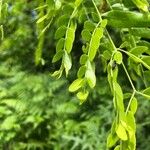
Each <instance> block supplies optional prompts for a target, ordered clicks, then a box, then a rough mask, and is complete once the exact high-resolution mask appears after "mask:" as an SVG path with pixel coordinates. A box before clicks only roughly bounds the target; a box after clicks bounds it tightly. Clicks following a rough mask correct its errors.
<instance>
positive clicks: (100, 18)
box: [92, 0, 102, 21]
mask: <svg viewBox="0 0 150 150" xmlns="http://www.w3.org/2000/svg"><path fill="white" fill-rule="evenodd" d="M92 3H93V5H94V7H95V9H96V12H97V14H98V16H99V20H100V21H102V17H101V14H100V12H99V10H98V8H97V6H96V4H95V2H94V0H92Z"/></svg>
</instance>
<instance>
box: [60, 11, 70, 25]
mask: <svg viewBox="0 0 150 150" xmlns="http://www.w3.org/2000/svg"><path fill="white" fill-rule="evenodd" d="M69 18H70V16H69V15H68V14H65V15H62V16H61V17H59V18H58V20H57V24H58V26H59V27H60V26H67V25H68V21H69Z"/></svg>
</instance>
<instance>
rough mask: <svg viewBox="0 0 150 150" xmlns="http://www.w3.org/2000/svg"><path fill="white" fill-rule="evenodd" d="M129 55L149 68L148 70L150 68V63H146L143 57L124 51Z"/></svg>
mask: <svg viewBox="0 0 150 150" xmlns="http://www.w3.org/2000/svg"><path fill="white" fill-rule="evenodd" d="M124 52H125V53H126V54H127V55H129V56H130V58H132V59H133V60H134V61H135V62H137V63H141V64H142V65H143V66H144V67H145V68H147V69H148V70H150V66H149V65H148V64H146V63H145V62H144V61H143V60H142V59H140V58H138V57H137V56H135V55H133V54H131V53H129V52H126V51H124Z"/></svg>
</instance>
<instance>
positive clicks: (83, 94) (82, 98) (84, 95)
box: [77, 91, 89, 104]
mask: <svg viewBox="0 0 150 150" xmlns="http://www.w3.org/2000/svg"><path fill="white" fill-rule="evenodd" d="M88 95H89V92H88V91H82V92H78V93H77V98H78V99H79V100H80V104H82V103H83V102H85V100H86V99H87V97H88Z"/></svg>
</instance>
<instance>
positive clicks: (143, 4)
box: [132, 0, 149, 12]
mask: <svg viewBox="0 0 150 150" xmlns="http://www.w3.org/2000/svg"><path fill="white" fill-rule="evenodd" d="M132 2H133V3H134V4H135V5H136V6H137V7H138V8H139V9H141V10H143V11H145V12H148V7H149V3H148V2H147V0H132Z"/></svg>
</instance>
